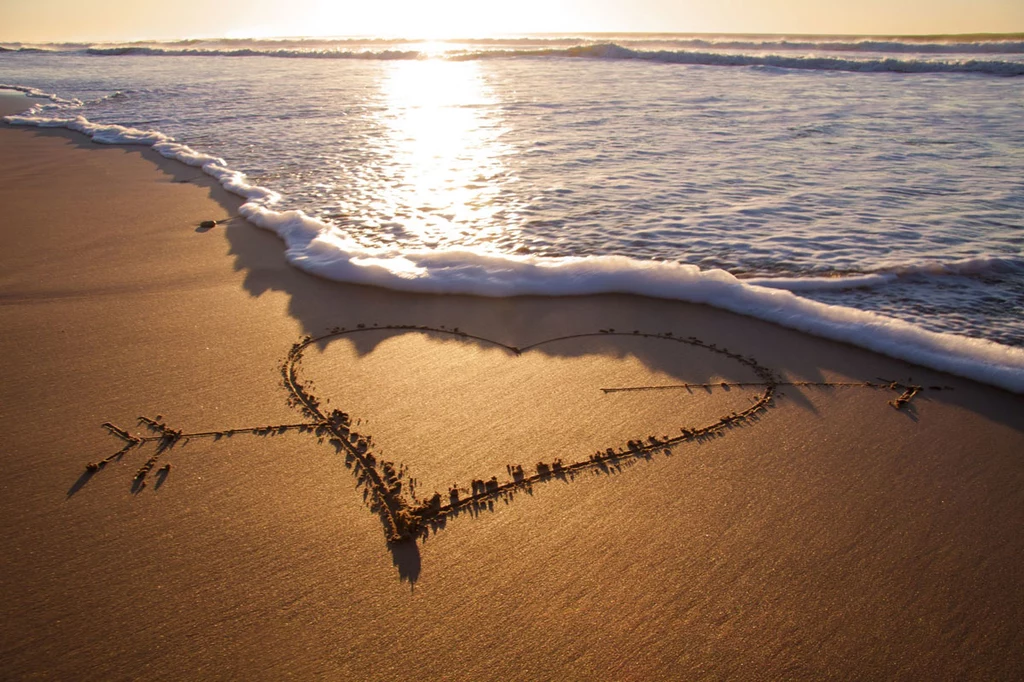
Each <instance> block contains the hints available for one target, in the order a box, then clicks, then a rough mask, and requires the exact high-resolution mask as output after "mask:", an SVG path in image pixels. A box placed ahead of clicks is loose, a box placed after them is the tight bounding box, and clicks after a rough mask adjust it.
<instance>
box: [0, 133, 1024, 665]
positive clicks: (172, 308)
mask: <svg viewBox="0 0 1024 682" xmlns="http://www.w3.org/2000/svg"><path fill="white" fill-rule="evenodd" d="M0 180H2V182H0V194H2V195H3V198H4V206H5V215H6V217H7V219H8V222H7V224H8V226H9V227H8V230H6V231H5V234H4V236H3V237H2V238H3V239H4V243H3V251H4V253H5V256H6V257H5V267H4V270H3V282H4V287H3V292H4V293H3V297H2V299H0V303H2V305H0V311H2V312H0V315H3V319H2V322H3V324H4V327H5V330H6V332H5V336H4V340H3V351H4V353H5V356H6V366H7V369H6V373H5V382H4V383H3V386H2V388H0V390H2V392H3V393H2V396H3V399H2V400H0V405H2V406H3V408H2V411H0V426H2V429H0V432H2V433H3V434H4V435H3V438H4V441H3V446H4V447H3V448H2V450H0V451H2V452H3V453H4V464H5V470H6V477H5V480H4V482H3V483H0V485H3V486H4V490H5V494H4V496H3V498H2V499H3V502H2V503H0V505H2V507H0V509H2V512H3V513H4V515H5V518H7V519H8V525H7V531H6V532H5V533H4V534H3V535H2V536H0V556H3V557H4V559H3V566H2V569H3V570H2V571H0V576H2V577H0V584H2V585H3V589H4V594H5V595H7V596H8V599H7V601H6V606H5V611H4V615H5V618H4V625H3V626H0V642H2V643H3V644H2V653H3V656H2V657H0V660H2V661H3V662H2V663H0V672H2V673H3V675H4V676H6V677H26V676H39V677H43V678H65V679H66V678H68V677H78V678H81V677H90V678H96V679H100V678H104V677H107V678H109V677H111V676H129V677H139V676H147V677H155V678H168V679H173V678H180V677H182V676H189V675H194V674H196V672H197V671H203V672H202V673H201V674H202V675H204V676H213V677H240V676H252V675H253V674H256V675H268V676H280V675H283V674H285V673H289V674H292V675H296V676H299V677H323V676H328V677H359V678H362V679H385V678H390V679H395V678H400V679H412V678H422V677H433V678H439V677H443V676H446V675H447V676H457V677H467V678H478V679H499V678H503V679H509V678H516V677H522V676H524V675H529V676H531V677H539V678H558V677H561V678H563V679H564V678H566V677H605V676H607V677H629V676H633V677H637V678H645V679H655V678H664V677H668V676H674V675H678V674H680V673H681V672H683V671H685V673H686V674H687V676H688V677H692V678H719V679H721V678H723V677H742V676H744V675H746V676H749V675H751V674H754V673H751V671H752V670H754V671H758V672H757V673H756V675H763V676H765V677H776V678H777V677H791V678H808V679H810V678H818V679H820V678H822V677H845V676H850V677H858V678H861V679H865V678H879V677H885V678H893V677H905V678H918V679H920V678H928V677H930V678H941V677H950V676H956V677H961V678H968V679H970V678H974V679H981V678H986V677H987V678H1000V677H1003V678H1012V677H1014V676H1016V675H1019V674H1020V673H1021V671H1022V670H1024V650H1022V648H1021V646H1020V641H1021V637H1020V635H1021V625H1020V623H1022V622H1024V594H1022V592H1021V590H1020V588H1019V584H1020V576H1021V569H1020V556H1021V555H1022V550H1024V539H1022V538H1021V536H1020V533H1019V532H1018V529H1019V527H1020V524H1021V523H1022V522H1024V492H1022V491H1024V461H1022V460H1021V457H1020V453H1021V452H1024V417H1022V416H1021V415H1024V409H1022V408H1024V398H1022V397H1021V396H1019V395H1014V394H1011V393H1007V392H1005V391H1002V390H1000V389H997V388H993V387H990V386H986V385H983V384H978V383H975V382H973V381H970V380H965V379H960V378H957V377H953V376H950V375H946V374H943V373H939V372H935V371H932V370H926V369H923V368H920V367H917V366H913V365H910V364H908V363H905V362H902V361H897V360H892V359H889V358H886V357H883V356H880V355H876V354H874V353H872V352H870V351H867V350H863V349H860V348H856V347H853V346H849V345H846V344H842V343H837V342H833V341H828V340H824V339H820V338H816V337H812V336H808V335H806V334H804V333H801V332H796V331H792V330H789V329H785V328H782V327H779V326H776V325H773V324H770V323H767V322H762V321H759V320H756V319H752V318H747V317H742V316H740V315H736V314H733V313H729V312H726V311H722V310H718V309H715V308H711V307H708V306H704V305H698V304H688V303H682V302H674V301H664V300H657V299H646V298H641V297H635V296H628V295H599V296H583V297H572V298H557V297H552V298H548V297H523V298H516V299H483V298H478V297H472V296H458V295H451V296H437V295H428V294H409V293H401V292H394V291H388V290H384V289H378V288H374V287H368V286H359V285H350V284H341V283H338V282H333V281H329V280H323V279H319V278H316V277H312V276H310V275H307V274H306V273H304V272H301V271H299V270H297V269H295V268H294V267H292V266H291V265H289V264H288V263H287V262H286V261H285V258H284V254H283V249H282V247H281V242H280V240H279V239H278V238H277V237H276V236H275V235H274V234H271V233H268V232H266V231H264V230H261V229H259V228H255V227H253V226H252V225H250V224H248V223H246V222H245V221H243V220H232V221H230V222H226V223H224V224H222V225H218V226H216V227H214V228H209V229H206V228H202V227H201V226H200V223H201V222H202V221H205V220H219V219H220V218H224V217H227V216H231V215H235V214H236V213H237V207H238V206H239V205H240V203H241V200H240V199H238V198H237V197H234V196H232V195H230V194H228V193H227V192H226V191H225V190H224V189H223V188H222V187H221V186H220V185H219V184H218V183H217V182H216V181H215V180H214V179H213V178H210V177H207V176H202V175H198V176H197V173H196V169H194V168H190V167H187V166H184V165H181V164H179V163H177V162H174V161H172V160H168V159H165V158H163V157H161V156H160V155H159V154H157V153H156V152H155V151H153V150H151V149H148V148H143V147H126V146H116V145H113V146H108V145H95V144H92V143H90V142H88V141H87V140H86V139H85V138H83V137H82V136H81V135H79V134H77V133H74V132H71V131H64V130H39V129H28V128H19V127H11V126H0ZM360 325H362V327H360ZM375 326H376V328H375ZM341 327H345V329H346V332H355V330H359V331H358V332H355V333H345V334H340V333H339V334H337V335H332V334H333V333H332V331H331V330H333V329H335V328H339V329H340V328H341ZM611 329H614V330H617V331H613V332H610V331H607V330H611ZM601 330H606V332H605V333H602V332H601ZM634 330H637V332H638V333H637V334H634V333H633V331H634ZM669 332H671V333H672V335H673V337H672V340H669V338H668V337H667V334H668V333H669ZM691 336H692V337H693V338H696V339H698V340H699V342H700V343H699V344H697V345H695V344H687V343H680V342H679V341H678V340H679V339H688V338H689V337H691ZM306 337H309V338H308V339H307V338H306ZM712 345H714V350H712V348H711V346H712ZM297 347H301V348H300V350H303V351H304V354H303V357H302V359H301V367H300V369H299V370H298V373H297V374H296V375H295V376H296V377H297V378H296V381H298V382H301V385H302V387H304V388H303V390H304V391H306V392H307V393H308V394H309V395H311V396H314V397H316V399H317V404H318V405H322V406H323V408H322V412H323V413H324V415H323V416H328V415H329V414H330V412H329V411H330V410H334V409H337V410H341V411H344V412H345V413H347V414H348V415H349V416H348V419H349V422H348V424H350V425H351V426H348V427H347V428H349V432H348V434H345V433H344V432H340V428H339V429H338V431H339V432H338V433H332V434H325V433H321V434H319V435H318V434H317V433H316V429H317V428H318V427H320V426H322V425H323V424H322V423H321V421H324V420H321V421H317V420H316V419H313V420H309V419H307V418H306V417H304V416H303V415H302V414H301V412H300V410H298V409H296V407H294V406H292V405H289V396H290V395H291V394H290V393H289V391H288V390H286V389H285V388H284V387H282V386H281V384H280V382H281V381H282V367H283V366H284V365H282V363H286V362H287V360H288V358H289V357H291V356H290V353H294V352H296V351H295V349H296V348H297ZM289 349H292V350H291V351H290V350H289ZM719 350H721V351H723V352H721V353H720V352H718V351H719ZM726 353H728V355H727V354H726ZM732 355H736V356H739V357H742V358H753V359H754V360H755V361H756V364H757V366H758V367H764V368H766V369H767V370H770V372H771V373H772V375H771V376H772V377H777V379H773V381H774V382H775V383H776V384H777V385H779V390H778V395H776V396H774V403H775V404H774V405H773V406H771V407H767V408H766V409H765V410H764V411H762V412H758V413H757V414H756V415H754V418H752V419H750V420H746V421H744V423H742V424H741V423H736V424H731V423H730V425H728V426H726V427H723V428H721V429H719V430H718V431H717V432H716V434H717V435H710V434H709V435H708V437H706V438H694V439H693V440H692V442H685V443H684V442H677V443H663V442H660V441H661V439H662V437H663V436H664V435H671V436H672V437H675V436H676V435H680V436H682V435H685V433H683V432H682V431H681V429H692V430H696V429H698V428H702V425H705V424H715V423H717V421H720V420H721V419H722V418H723V415H724V416H729V415H730V414H732V413H741V412H742V411H743V410H745V409H747V408H749V407H751V406H752V405H753V404H754V402H753V400H754V399H756V396H757V395H759V394H760V393H759V391H761V390H762V389H759V388H757V387H755V386H751V385H750V384H751V383H752V382H753V383H756V382H757V381H758V380H759V379H758V376H757V374H756V372H753V371H752V369H751V368H750V366H749V365H746V364H744V363H743V362H739V361H738V360H737V359H736V358H734V357H732ZM879 377H882V378H884V379H888V380H891V381H894V382H900V385H901V386H909V385H911V384H912V385H915V386H921V387H923V388H924V389H926V390H924V391H923V392H921V393H920V394H917V395H914V396H911V397H910V398H909V399H908V400H909V402H908V403H906V404H905V405H903V406H901V407H900V408H899V409H897V408H896V407H894V406H893V405H891V404H889V403H890V401H896V400H898V399H899V398H900V396H901V395H903V394H904V393H905V392H904V393H901V392H900V391H899V390H896V389H888V388H884V387H873V386H868V385H867V384H869V383H872V382H876V383H877V382H878V380H879ZM762 378H763V377H762ZM782 384H786V385H785V386H782ZM848 384H859V385H860V386H859V387H858V386H857V385H848ZM947 386H948V387H950V389H951V390H948V389H946V388H945V387H947ZM650 387H654V388H657V389H659V390H653V391H640V392H635V391H632V390H631V391H622V389H624V388H629V389H645V388H650ZM932 387H937V388H940V389H943V390H933V389H932ZM608 390H610V391H621V392H604V391H608ZM328 399H331V402H328ZM139 416H144V417H146V418H148V419H152V420H153V421H154V422H155V423H157V424H160V425H163V426H162V427H160V428H157V429H152V428H150V426H151V425H148V424H147V422H141V423H139V422H138V421H137V418H138V417H139ZM300 422H302V423H305V422H308V423H306V424H305V428H300V426H299V423H300ZM104 423H108V424H110V425H111V426H112V427H114V428H115V429H118V430H121V431H122V432H123V433H124V434H126V435H127V437H128V438H137V439H142V438H152V440H147V441H146V442H140V443H139V444H138V445H136V446H132V447H131V448H130V449H127V450H125V451H124V452H123V453H122V454H121V456H119V457H118V456H114V457H112V458H111V459H110V462H109V464H107V465H106V466H105V467H103V470H102V471H97V472H93V475H91V476H88V477H86V476H84V474H85V473H88V472H87V470H86V468H85V467H86V464H88V463H90V462H96V461H97V460H98V459H102V458H104V457H105V456H107V455H112V454H116V452H117V451H118V449H119V448H122V447H124V446H125V444H126V443H127V442H128V441H125V440H124V439H123V437H121V436H118V435H117V434H116V433H115V432H114V431H113V430H110V429H107V428H104V427H103V426H102V425H103V424H104ZM290 425H292V426H294V428H289V429H285V430H281V427H282V426H290ZM353 430H358V432H359V433H358V437H357V439H356V440H355V441H354V442H351V441H350V445H351V446H352V447H354V448H355V450H352V449H350V447H349V446H346V445H342V446H340V449H338V446H336V445H333V444H332V443H331V442H330V441H331V440H332V439H338V440H340V438H339V436H345V435H351V432H352V431H353ZM227 431H232V432H231V433H226V432H227ZM243 431H245V432H243ZM257 431H260V432H259V433H257ZM207 432H210V433H211V434H212V433H213V432H221V433H222V434H223V435H221V436H220V437H216V436H214V435H209V436H208V437H207V436H205V435H203V434H206V433H207ZM670 432H671V433H670ZM175 433H177V434H178V435H174V434H175ZM650 435H653V436H655V437H656V438H657V439H658V440H659V442H658V443H645V444H644V445H642V446H641V447H639V448H635V449H634V448H633V447H631V443H635V442H636V439H638V438H642V439H646V438H647V437H648V436H650ZM201 436H202V437H201ZM321 440H322V442H321ZM360 442H363V443H365V444H366V445H365V447H366V450H365V451H363V452H360V449H361V448H362V447H363V446H362V445H360ZM598 444H601V445H604V444H606V445H607V446H608V447H609V448H612V449H614V450H616V451H617V452H618V451H622V454H621V455H619V456H617V458H616V461H615V462H612V461H611V459H610V458H609V459H608V460H606V461H605V462H603V464H604V465H605V468H607V471H603V470H602V468H601V467H600V466H595V467H593V468H592V469H588V470H585V471H584V470H581V471H579V472H565V473H564V474H563V475H561V476H557V475H554V471H553V470H551V471H552V475H551V476H550V477H549V478H550V480H545V481H544V482H541V481H540V479H538V480H537V481H535V482H534V483H533V484H532V485H531V486H530V487H529V489H528V490H527V488H526V487H525V486H524V488H523V489H522V490H520V491H518V492H516V493H515V495H514V496H509V495H496V496H487V495H486V493H487V492H488V491H487V489H486V482H487V481H489V480H491V477H494V478H495V479H496V480H505V479H506V478H512V477H513V474H512V473H511V469H510V468H509V469H507V468H506V467H510V465H515V464H518V465H523V466H524V469H528V468H529V467H535V463H540V462H544V463H548V464H551V463H553V460H554V458H556V457H562V458H564V460H565V465H566V466H565V467H564V468H568V465H571V463H572V462H573V461H579V460H586V459H587V457H588V456H590V455H591V454H592V453H594V452H595V450H596V449H597V447H598ZM666 446H668V447H666ZM161 448H163V449H162V450H161ZM665 450H669V451H670V454H666V453H665V452H664V451H665ZM353 453H358V457H357V456H356V454H353ZM367 453H369V454H372V455H374V456H375V460H374V462H375V463H374V464H372V465H371V464H370V460H369V459H368V458H367ZM348 454H351V455H352V456H351V457H348V456H347V455H348ZM360 457H361V458H363V462H362V463H360V464H359V465H358V466H356V460H358V459H359V458H360ZM513 457H515V459H513ZM154 458H157V459H154ZM346 460H348V461H346ZM151 461H152V464H150V462H151ZM385 461H387V462H394V463H395V465H396V467H401V468H402V471H403V472H404V477H396V480H398V479H401V480H402V481H403V482H404V483H405V487H404V488H403V489H402V490H401V491H400V492H401V494H403V495H406V494H408V489H409V488H410V487H415V488H416V499H419V500H421V501H422V500H429V499H430V498H431V495H432V494H433V492H434V491H435V489H436V490H437V492H439V493H440V494H441V495H444V494H445V491H446V487H445V486H448V485H451V484H452V483H456V484H458V486H459V488H460V489H461V490H469V489H470V487H471V484H472V483H474V482H475V481H480V482H482V483H484V484H485V489H484V496H483V497H481V498H480V499H479V501H480V502H481V503H482V504H478V505H476V506H475V507H469V508H468V509H467V510H466V513H459V514H453V515H450V516H448V517H446V518H445V519H443V523H440V524H438V525H437V527H434V528H431V529H430V530H429V532H428V533H427V534H426V538H425V539H423V540H421V541H419V542H415V543H410V542H404V543H388V542H386V538H385V537H384V535H383V534H382V532H381V531H382V523H381V521H380V519H379V518H378V514H377V513H375V512H374V511H373V510H372V509H371V508H370V502H372V500H371V501H370V502H364V499H363V497H362V494H361V492H360V489H359V488H358V487H356V484H357V483H358V481H359V476H360V472H359V469H361V468H362V469H365V470H367V471H368V470H369V469H370V468H373V469H374V470H375V471H376V472H378V475H379V477H380V478H381V479H382V480H383V479H385V478H386V469H385V468H384V466H383V462H385ZM165 464H170V465H172V466H171V468H170V469H166V470H165V471H166V473H164V474H162V475H161V474H160V473H159V472H160V470H161V469H160V468H161V467H163V466H165ZM147 466H149V469H147V470H146V471H147V474H146V476H144V477H143V478H142V479H141V480H144V481H148V485H147V486H144V487H143V486H139V485H137V483H136V482H137V481H139V480H140V479H139V477H138V474H137V472H138V471H140V470H141V469H143V468H145V467H147ZM538 474H539V472H538ZM531 475H532V472H531ZM412 479H418V480H419V481H420V484H419V485H415V486H412V484H411V480H412ZM375 485H376V487H377V489H378V490H382V489H383V487H382V485H383V484H375ZM473 487H475V486H473ZM473 492H475V491H473ZM398 511H401V510H400V509H399V510H398ZM339 633H340V634H341V635H342V637H341V638H340V641H341V642H342V644H341V645H340V647H339ZM510 633H511V634H510ZM196 642H201V643H202V644H201V646H196ZM381 650H384V651H386V652H388V653H389V655H388V656H385V657H382V656H381V655H380V654H379V652H380V651H381Z"/></svg>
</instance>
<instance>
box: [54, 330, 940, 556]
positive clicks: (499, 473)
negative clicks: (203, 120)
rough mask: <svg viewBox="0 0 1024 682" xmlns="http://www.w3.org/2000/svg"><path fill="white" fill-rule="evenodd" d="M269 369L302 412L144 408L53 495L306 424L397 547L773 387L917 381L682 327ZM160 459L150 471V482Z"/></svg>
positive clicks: (314, 355)
mask: <svg viewBox="0 0 1024 682" xmlns="http://www.w3.org/2000/svg"><path fill="white" fill-rule="evenodd" d="M281 376H282V377H283V379H284V386H285V388H286V389H287V390H288V392H289V402H290V403H291V404H292V405H293V406H295V407H296V408H298V409H299V410H300V411H301V412H302V413H303V415H304V416H305V420H304V421H300V422H297V423H290V424H276V425H270V426H256V427H245V428H234V429H224V430H219V431H201V432H188V433H186V432H184V431H183V430H179V429H174V428H172V427H170V426H168V425H167V424H165V423H164V422H163V421H161V419H162V418H161V417H160V416H159V415H158V416H157V418H156V419H151V418H148V417H140V418H139V422H140V423H141V424H142V425H143V426H145V427H146V428H147V429H149V430H150V431H151V432H152V434H153V435H150V436H136V435H132V434H131V433H129V432H128V431H126V430H124V429H121V428H119V427H117V426H115V425H114V424H111V423H109V422H108V423H105V424H104V425H103V426H104V427H105V428H106V429H107V430H108V431H109V432H110V433H111V434H112V435H114V436H116V437H117V438H118V439H120V440H121V442H122V443H123V447H121V449H120V450H118V451H117V452H115V453H113V454H111V455H109V456H108V457H106V458H104V459H102V460H100V461H98V462H94V463H90V464H88V465H87V466H86V471H85V472H84V473H83V474H82V475H81V476H80V477H79V479H78V481H76V482H75V483H74V484H73V485H72V486H71V488H70V489H69V490H68V493H67V494H68V496H69V497H70V496H71V495H74V494H75V493H76V492H77V491H78V490H80V489H81V488H82V487H83V486H84V485H85V484H86V483H87V482H88V481H89V479H90V478H91V477H92V476H93V475H94V474H95V473H96V472H97V471H99V470H100V469H103V468H104V467H105V466H106V465H107V464H110V463H111V462H114V461H118V460H120V459H122V458H123V457H124V456H125V455H126V454H127V453H128V452H129V451H131V450H134V449H136V448H139V447H140V446H143V445H147V444H149V445H152V446H155V448H154V449H155V453H154V454H153V455H152V456H151V457H150V458H149V459H148V460H147V461H146V462H145V464H143V465H142V467H141V468H140V469H139V470H138V472H137V473H136V475H135V478H134V480H133V483H132V491H133V492H135V493H138V492H141V491H142V490H143V489H144V488H145V487H146V484H147V478H148V477H149V475H150V473H151V472H152V471H153V469H154V468H155V467H156V465H157V462H158V460H160V458H161V457H162V456H163V455H165V454H166V453H167V452H169V451H170V450H171V449H173V448H174V446H175V445H176V444H177V443H179V442H185V441H188V440H190V439H193V438H210V439H218V438H221V437H224V436H231V435H235V434H255V435H264V436H265V435H271V434H277V433H285V432H287V431H300V432H307V433H312V434H314V435H315V436H316V437H317V438H318V439H319V440H320V441H321V442H322V441H324V440H328V441H329V442H330V443H331V444H332V445H333V446H334V448H335V449H336V451H337V452H338V453H339V454H342V455H344V457H345V463H346V465H347V466H348V467H349V468H351V469H352V470H353V473H354V475H355V476H356V479H357V483H358V485H359V486H360V487H362V488H363V492H364V499H366V500H367V502H368V503H369V505H370V508H371V509H372V510H373V511H374V512H376V513H377V514H378V515H379V517H380V520H381V523H382V524H383V527H384V533H385V537H386V539H387V541H388V543H389V546H390V547H391V548H392V551H393V552H395V553H396V556H397V554H398V553H401V552H402V551H404V550H400V549H399V548H400V547H403V546H405V545H403V544H401V543H402V541H404V540H408V539H413V538H417V537H420V536H421V535H423V534H426V533H428V532H429V531H430V529H431V528H435V529H436V528H438V527H440V526H441V525H443V523H444V521H445V519H446V518H447V517H448V516H450V515H452V514H456V513H458V512H460V511H463V510H469V511H476V510H480V509H486V508H489V507H490V506H491V505H493V503H494V500H496V499H499V498H502V497H505V498H506V499H508V498H510V497H512V496H513V495H514V494H515V493H516V492H517V491H520V490H529V489H531V488H532V486H534V485H537V484H540V483H542V482H545V481H549V480H553V479H558V480H565V481H567V480H571V479H572V478H573V477H574V476H576V475H577V474H578V473H580V472H582V471H584V470H588V469H589V470H592V471H596V470H600V471H609V470H612V469H618V468H620V467H621V466H622V465H623V464H627V463H629V462H632V461H636V460H637V459H639V458H649V457H651V456H652V455H653V454H654V453H657V452H662V451H667V450H669V449H671V448H672V447H674V446H677V445H680V444H682V443H686V442H689V441H700V440H703V439H706V438H712V437H717V436H720V435H723V434H724V433H725V431H727V430H728V429H730V428H733V427H735V426H740V425H743V424H745V423H748V422H750V421H752V420H755V419H757V418H758V417H759V416H760V415H761V414H763V413H764V412H765V411H766V410H767V409H768V407H769V406H771V405H772V402H773V397H774V396H775V395H776V393H777V390H778V388H779V387H781V386H802V387H803V386H818V387H825V386H827V387H839V386H847V387H863V388H873V389H884V390H889V391H895V392H897V394H898V397H896V398H895V399H894V400H890V401H889V404H890V405H891V406H892V407H893V408H895V409H897V410H904V409H906V410H912V408H910V407H908V405H909V403H910V401H911V400H913V398H914V396H915V395H917V394H918V393H919V392H920V391H922V390H924V389H923V388H922V387H921V386H915V385H912V384H901V383H899V382H896V381H888V380H881V381H882V383H877V382H870V381H863V382H805V381H782V380H781V379H779V378H778V377H777V376H776V375H775V373H774V372H772V371H771V370H770V369H768V368H767V367H765V366H763V365H761V364H759V363H758V362H757V361H756V360H754V359H753V358H750V357H745V356H743V355H740V354H738V353H733V352H730V351H729V350H728V349H726V348H719V347H717V346H716V345H715V344H712V343H705V342H703V341H701V340H699V339H697V338H696V337H693V336H690V337H685V338H683V337H680V336H676V335H673V334H672V333H669V332H666V333H662V334H650V333H643V332H640V331H639V330H637V331H633V332H632V333H623V332H616V331H615V330H614V329H602V330H600V331H599V332H594V333H582V334H573V335H568V336H560V337H557V338H550V339H546V340H542V341H538V342H536V343H533V344H531V345H528V346H523V347H515V346H510V345H508V344H504V343H501V342H499V341H495V340H492V339H487V338H484V337H480V336H475V335H472V334H467V333H465V332H462V331H460V330H459V329H457V328H456V329H445V328H444V327H441V328H435V327H428V326H422V325H421V326H415V325H389V326H381V327H377V326H373V327H366V326H365V325H359V326H358V327H357V328H356V329H349V330H346V329H344V328H335V329H333V330H331V331H330V332H328V333H326V334H323V335H320V336H317V337H312V336H307V337H305V338H303V339H302V340H300V341H299V342H298V343H295V344H294V345H293V346H292V347H291V350H290V351H289V352H288V355H287V357H286V358H285V360H284V362H283V363H282V365H281ZM945 389H948V387H941V386H932V387H929V389H928V390H945ZM332 401H333V404H332ZM170 466H171V465H170V464H164V465H163V466H161V467H160V468H159V469H157V471H156V473H155V478H156V487H160V486H161V485H162V484H163V483H164V482H165V481H166V479H167V477H168V475H169V472H170ZM396 563H399V560H398V559H396ZM400 573H401V570H400Z"/></svg>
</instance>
